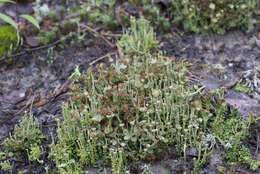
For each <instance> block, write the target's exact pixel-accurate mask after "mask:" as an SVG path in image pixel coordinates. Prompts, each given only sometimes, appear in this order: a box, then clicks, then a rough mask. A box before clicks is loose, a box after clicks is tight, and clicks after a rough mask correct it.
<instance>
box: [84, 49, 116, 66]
mask: <svg viewBox="0 0 260 174" xmlns="http://www.w3.org/2000/svg"><path fill="white" fill-rule="evenodd" d="M115 54H117V51H113V52H110V53H107V54H106V55H104V56H102V57H100V58H98V59H96V60H94V61H92V62H91V63H90V64H89V65H90V66H92V65H93V64H95V63H97V62H98V61H100V60H102V59H104V58H107V57H110V56H113V55H115Z"/></svg>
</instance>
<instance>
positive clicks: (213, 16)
mask: <svg viewBox="0 0 260 174" xmlns="http://www.w3.org/2000/svg"><path fill="white" fill-rule="evenodd" d="M171 3H172V8H173V16H174V20H175V21H176V22H178V23H179V24H181V25H182V26H183V27H184V29H185V30H188V31H194V32H199V28H201V29H202V30H204V31H206V32H207V31H210V30H211V31H214V32H217V33H219V34H223V33H225V31H227V30H229V29H231V28H238V27H246V28H252V27H253V24H252V15H253V13H254V11H255V10H256V9H257V7H258V1H257V0H229V1H223V0H208V1H203V0H185V1H184V0H171Z"/></svg>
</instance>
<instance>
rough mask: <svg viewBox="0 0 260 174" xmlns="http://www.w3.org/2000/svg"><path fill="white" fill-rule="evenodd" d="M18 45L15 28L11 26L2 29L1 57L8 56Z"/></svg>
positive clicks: (0, 40) (0, 32)
mask: <svg viewBox="0 0 260 174" xmlns="http://www.w3.org/2000/svg"><path fill="white" fill-rule="evenodd" d="M17 45H18V35H17V31H16V30H15V28H13V27H12V26H9V25H4V26H1V27H0V57H3V56H7V55H8V54H10V52H11V51H13V50H14V49H15V48H16V47H17Z"/></svg>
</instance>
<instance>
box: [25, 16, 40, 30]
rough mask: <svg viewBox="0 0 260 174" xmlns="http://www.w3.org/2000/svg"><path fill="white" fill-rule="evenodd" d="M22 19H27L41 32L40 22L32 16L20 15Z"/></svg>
mask: <svg viewBox="0 0 260 174" xmlns="http://www.w3.org/2000/svg"><path fill="white" fill-rule="evenodd" d="M20 17H22V18H24V19H26V20H27V21H29V22H30V23H32V24H33V25H34V26H35V27H36V28H38V29H39V30H40V25H39V23H38V21H37V20H36V19H35V18H34V17H32V16H30V15H25V14H22V15H20Z"/></svg>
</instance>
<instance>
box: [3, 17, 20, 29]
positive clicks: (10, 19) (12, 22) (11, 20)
mask: <svg viewBox="0 0 260 174" xmlns="http://www.w3.org/2000/svg"><path fill="white" fill-rule="evenodd" d="M0 19H2V20H3V21H5V22H6V23H8V24H10V25H12V26H13V27H14V28H15V29H16V30H17V29H18V25H17V23H16V22H15V21H14V20H13V19H12V18H10V17H9V16H7V15H5V14H3V13H0Z"/></svg>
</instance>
